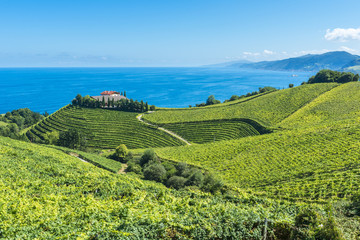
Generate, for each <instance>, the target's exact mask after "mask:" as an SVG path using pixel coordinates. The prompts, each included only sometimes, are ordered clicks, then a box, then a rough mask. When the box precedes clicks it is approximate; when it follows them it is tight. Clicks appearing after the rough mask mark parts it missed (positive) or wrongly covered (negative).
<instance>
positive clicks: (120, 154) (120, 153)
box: [115, 144, 128, 160]
mask: <svg viewBox="0 0 360 240" xmlns="http://www.w3.org/2000/svg"><path fill="white" fill-rule="evenodd" d="M127 154H128V149H127V147H126V146H125V144H120V145H119V146H118V147H117V148H116V149H115V158H116V159H117V160H123V159H124V158H125V156H126V155H127Z"/></svg>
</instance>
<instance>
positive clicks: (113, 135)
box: [30, 107, 183, 148]
mask: <svg viewBox="0 0 360 240" xmlns="http://www.w3.org/2000/svg"><path fill="white" fill-rule="evenodd" d="M136 116H137V113H132V112H121V111H112V110H106V109H89V108H74V107H67V108H64V109H62V110H60V111H58V112H56V113H55V114H53V115H51V116H50V117H48V118H46V119H45V120H44V121H42V122H40V123H39V124H38V125H36V126H35V127H34V128H32V129H31V130H30V131H31V132H32V133H35V134H36V135H38V136H40V137H43V135H44V134H46V133H47V132H49V131H53V130H56V131H64V130H67V129H71V128H75V129H78V130H80V131H82V132H83V133H85V134H86V135H88V136H89V138H90V140H89V145H90V146H92V147H95V148H115V147H117V146H118V145H120V144H125V145H126V146H127V147H128V148H148V147H160V146H179V145H182V144H183V143H182V142H180V141H179V140H178V139H176V138H174V137H172V136H170V135H168V134H166V133H164V132H162V131H159V130H157V129H156V128H153V127H150V126H148V125H145V124H143V123H141V122H139V121H138V120H137V119H136Z"/></svg>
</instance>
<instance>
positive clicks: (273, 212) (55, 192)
mask: <svg viewBox="0 0 360 240" xmlns="http://www.w3.org/2000/svg"><path fill="white" fill-rule="evenodd" d="M0 176H1V181H0V210H1V215H0V219H1V225H0V227H1V233H0V234H1V238H4V239H29V238H30V239H55V238H63V239H68V238H70V239H169V238H173V239H179V238H181V239H261V235H262V234H261V232H262V228H263V219H264V217H267V218H269V219H283V221H288V222H291V219H293V218H294V211H295V210H296V206H295V205H290V204H284V203H282V204H279V203H277V202H275V201H272V200H266V199H258V198H254V197H246V196H243V197H239V196H233V198H234V202H229V201H227V200H226V199H225V198H222V197H221V196H212V195H209V194H205V193H201V192H198V191H189V192H188V191H175V190H171V189H167V188H165V187H164V186H162V185H159V184H156V183H154V182H150V181H142V180H140V179H138V178H137V177H134V176H132V175H129V174H127V175H123V174H112V173H110V172H108V171H105V170H102V169H99V168H96V167H94V166H93V165H91V164H88V163H84V162H81V161H80V160H78V159H76V158H74V157H72V156H69V155H67V154H65V153H62V152H60V151H58V150H55V149H52V148H48V147H44V146H39V145H34V144H30V143H23V142H18V141H15V140H11V139H5V138H1V137H0ZM19 176H21V177H19ZM270 230H271V229H270Z"/></svg>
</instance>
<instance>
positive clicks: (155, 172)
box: [144, 163, 166, 182]
mask: <svg viewBox="0 0 360 240" xmlns="http://www.w3.org/2000/svg"><path fill="white" fill-rule="evenodd" d="M144 178H145V179H146V180H153V181H157V182H162V181H163V180H165V179H166V170H165V168H164V166H163V165H161V163H152V164H150V165H148V166H147V167H146V168H145V169H144Z"/></svg>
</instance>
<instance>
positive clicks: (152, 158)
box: [140, 149, 157, 166]
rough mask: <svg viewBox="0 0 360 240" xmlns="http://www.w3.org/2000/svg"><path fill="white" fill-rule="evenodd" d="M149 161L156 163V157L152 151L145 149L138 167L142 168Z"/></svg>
mask: <svg viewBox="0 0 360 240" xmlns="http://www.w3.org/2000/svg"><path fill="white" fill-rule="evenodd" d="M151 161H157V156H156V154H155V151H154V150H153V149H147V150H146V151H145V152H144V154H143V155H142V156H141V158H140V165H141V166H144V165H145V164H147V163H149V162H151Z"/></svg>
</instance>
